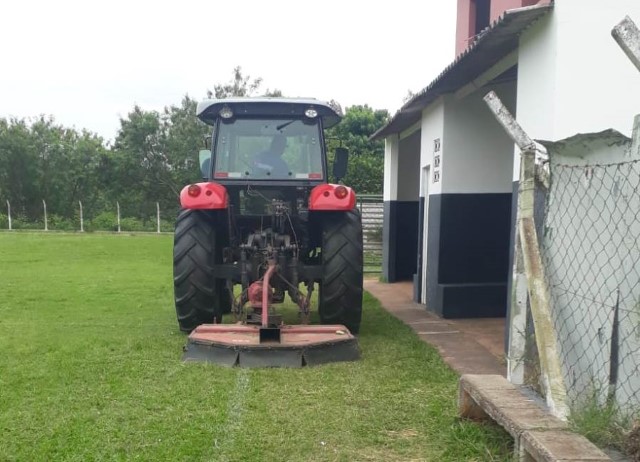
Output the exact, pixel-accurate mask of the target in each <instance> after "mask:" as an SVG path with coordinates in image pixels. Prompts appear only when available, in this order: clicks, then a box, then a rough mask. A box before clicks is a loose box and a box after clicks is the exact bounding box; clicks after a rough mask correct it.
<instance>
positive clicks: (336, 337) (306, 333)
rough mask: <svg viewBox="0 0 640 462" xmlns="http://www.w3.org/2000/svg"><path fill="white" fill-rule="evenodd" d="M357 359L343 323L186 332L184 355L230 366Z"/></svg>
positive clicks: (223, 327)
mask: <svg viewBox="0 0 640 462" xmlns="http://www.w3.org/2000/svg"><path fill="white" fill-rule="evenodd" d="M359 358H360V350H359V349H358V342H357V340H356V338H355V337H354V336H353V335H352V334H351V332H349V330H348V329H347V328H346V327H345V326H342V325H323V326H307V325H299V326H281V327H278V328H265V327H261V326H254V325H242V324H202V325H200V326H198V327H196V328H195V330H193V332H191V334H190V335H189V340H188V342H187V345H186V347H185V352H184V356H183V360H184V361H205V362H210V363H214V364H221V365H224V366H230V367H232V366H239V367H303V366H314V365H318V364H325V363H331V362H339V361H355V360H357V359H359Z"/></svg>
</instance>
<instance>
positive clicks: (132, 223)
mask: <svg viewBox="0 0 640 462" xmlns="http://www.w3.org/2000/svg"><path fill="white" fill-rule="evenodd" d="M120 230H121V231H149V229H148V228H146V227H145V225H144V223H143V222H142V221H141V220H139V219H137V218H131V217H125V218H121V219H120Z"/></svg>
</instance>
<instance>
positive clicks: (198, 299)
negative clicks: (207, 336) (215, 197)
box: [173, 210, 231, 332]
mask: <svg viewBox="0 0 640 462" xmlns="http://www.w3.org/2000/svg"><path fill="white" fill-rule="evenodd" d="M222 224H223V220H222V215H221V214H220V213H219V212H211V211H205V210H181V211H180V213H179V214H178V219H177V220H176V228H175V234H174V240H173V287H174V298H175V305H176V314H177V316H178V325H179V326H180V330H181V331H183V332H191V331H192V330H193V329H195V328H196V327H197V326H198V325H200V324H205V323H208V324H210V323H213V322H221V321H222V315H223V314H224V313H225V312H227V313H228V312H229V311H230V310H231V303H230V297H229V294H228V291H227V289H226V288H225V286H224V280H223V279H215V275H214V272H213V265H214V264H215V263H220V262H221V260H222V258H221V250H222V249H221V248H220V247H221V246H220V243H219V242H217V241H216V238H218V239H219V238H220V237H221V236H222V235H223V232H222V230H223V229H224V228H223V226H222Z"/></svg>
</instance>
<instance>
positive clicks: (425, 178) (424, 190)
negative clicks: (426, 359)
mask: <svg viewBox="0 0 640 462" xmlns="http://www.w3.org/2000/svg"><path fill="white" fill-rule="evenodd" d="M430 180H431V166H430V165H427V166H426V167H423V168H422V182H421V197H424V214H423V218H422V262H421V263H422V274H421V275H420V284H421V285H422V290H421V291H420V303H422V304H424V305H426V304H427V249H428V237H429V181H430Z"/></svg>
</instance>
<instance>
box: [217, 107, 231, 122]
mask: <svg viewBox="0 0 640 462" xmlns="http://www.w3.org/2000/svg"><path fill="white" fill-rule="evenodd" d="M218 115H219V116H220V117H222V118H223V119H230V118H231V117H233V111H232V110H231V108H230V107H229V106H224V107H223V108H222V109H220V112H218Z"/></svg>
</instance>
